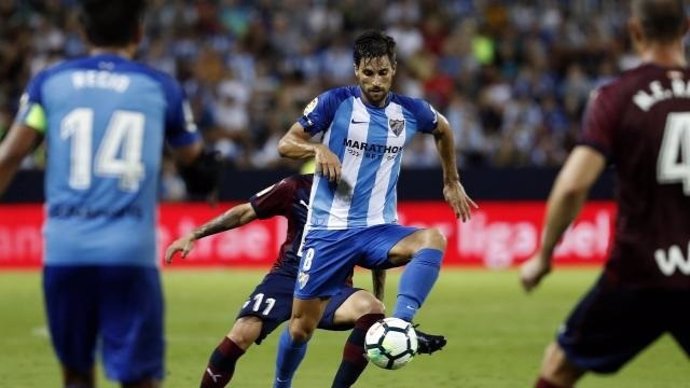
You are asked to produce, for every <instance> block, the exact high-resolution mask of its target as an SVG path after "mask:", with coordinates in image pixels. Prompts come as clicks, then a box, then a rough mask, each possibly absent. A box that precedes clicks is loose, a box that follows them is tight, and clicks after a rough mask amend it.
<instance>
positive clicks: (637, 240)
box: [581, 64, 690, 289]
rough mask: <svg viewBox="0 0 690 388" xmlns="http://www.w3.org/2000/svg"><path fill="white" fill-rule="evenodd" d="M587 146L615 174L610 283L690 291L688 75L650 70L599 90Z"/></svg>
mask: <svg viewBox="0 0 690 388" xmlns="http://www.w3.org/2000/svg"><path fill="white" fill-rule="evenodd" d="M581 142H582V143H583V144H586V145H589V146H591V147H593V148H595V149H597V150H599V151H600V152H602V153H603V154H604V155H605V156H607V157H608V159H609V161H610V162H611V163H613V164H614V165H615V167H616V173H617V178H618V188H617V192H616V196H617V200H618V217H617V221H616V233H615V239H614V242H613V247H612V250H611V257H610V260H609V262H608V263H607V267H606V272H607V274H608V275H609V276H608V278H609V279H611V280H612V281H615V282H620V283H622V284H626V285H629V286H632V287H661V288H685V289H690V257H688V255H689V254H690V252H688V249H689V244H690V70H687V69H683V68H677V69H669V68H662V67H658V66H656V65H652V64H647V65H643V66H640V67H638V68H636V69H632V70H630V71H627V72H625V73H623V74H622V75H621V76H620V77H619V78H618V79H616V80H615V81H613V82H611V83H610V84H608V85H605V86H603V87H601V88H600V89H598V90H597V91H595V92H594V93H593V94H592V97H591V99H590V103H589V107H588V109H587V114H586V116H585V122H584V132H583V137H582V140H581Z"/></svg>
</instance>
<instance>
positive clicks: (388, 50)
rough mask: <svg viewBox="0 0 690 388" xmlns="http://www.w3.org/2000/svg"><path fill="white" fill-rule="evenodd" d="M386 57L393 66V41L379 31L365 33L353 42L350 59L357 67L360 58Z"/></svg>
mask: <svg viewBox="0 0 690 388" xmlns="http://www.w3.org/2000/svg"><path fill="white" fill-rule="evenodd" d="M384 55H385V56H388V59H390V61H391V64H395V40H394V39H393V38H391V37H390V36H388V35H386V34H384V33H383V32H381V31H374V30H371V31H366V32H363V33H362V34H360V35H359V36H358V37H357V39H356V40H355V48H354V50H353V52H352V59H353V60H354V62H355V66H357V67H359V64H360V62H361V61H362V58H369V59H371V58H378V57H382V56H384Z"/></svg>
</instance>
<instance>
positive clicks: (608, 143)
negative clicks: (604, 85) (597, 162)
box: [578, 89, 615, 157]
mask: <svg viewBox="0 0 690 388" xmlns="http://www.w3.org/2000/svg"><path fill="white" fill-rule="evenodd" d="M612 105H613V101H611V97H610V96H609V95H608V94H606V93H604V92H603V91H602V90H601V89H599V90H596V91H594V92H592V95H591V96H590V98H589V102H588V103H587V109H586V110H585V116H584V119H583V122H582V133H581V134H580V139H579V142H578V143H579V144H582V145H587V146H590V147H592V148H594V149H596V150H597V151H599V152H601V153H602V154H604V156H606V157H609V156H610V155H611V147H612V145H613V133H614V128H615V121H614V117H615V112H614V111H613V107H612Z"/></svg>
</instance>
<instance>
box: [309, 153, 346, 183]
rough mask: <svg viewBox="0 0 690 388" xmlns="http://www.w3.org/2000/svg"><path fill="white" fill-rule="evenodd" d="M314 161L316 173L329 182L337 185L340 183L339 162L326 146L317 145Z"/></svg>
mask: <svg viewBox="0 0 690 388" xmlns="http://www.w3.org/2000/svg"><path fill="white" fill-rule="evenodd" d="M314 161H315V163H316V173H318V174H321V175H323V176H325V177H326V178H328V180H329V181H331V182H336V183H337V182H339V181H340V174H341V165H340V160H339V159H338V157H337V156H336V155H335V154H334V153H333V151H331V150H330V149H329V148H328V147H327V146H325V145H323V144H319V145H318V146H317V147H316V154H315V156H314Z"/></svg>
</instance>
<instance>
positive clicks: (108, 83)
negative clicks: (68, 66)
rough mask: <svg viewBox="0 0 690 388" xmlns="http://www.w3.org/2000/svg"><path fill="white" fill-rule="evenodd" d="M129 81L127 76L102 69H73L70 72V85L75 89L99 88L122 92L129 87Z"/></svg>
mask: <svg viewBox="0 0 690 388" xmlns="http://www.w3.org/2000/svg"><path fill="white" fill-rule="evenodd" d="M129 83H130V79H129V77H128V76H126V75H123V74H116V73H111V72H109V71H103V70H84V71H75V72H74V73H73V74H72V86H74V88H75V89H82V88H99V89H111V90H114V91H116V92H118V93H124V92H125V91H126V90H127V88H128V87H129Z"/></svg>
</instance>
